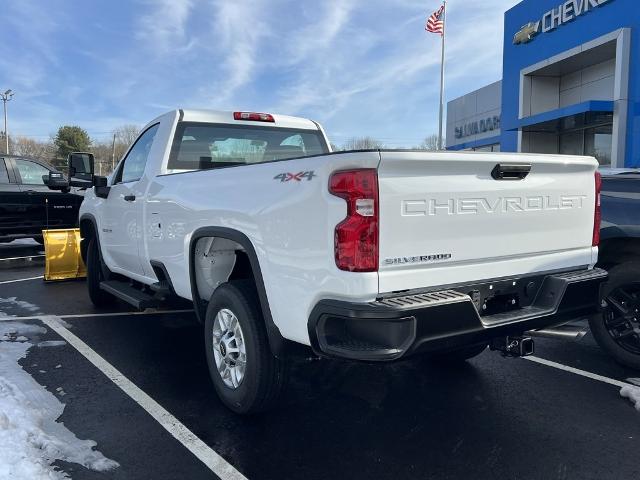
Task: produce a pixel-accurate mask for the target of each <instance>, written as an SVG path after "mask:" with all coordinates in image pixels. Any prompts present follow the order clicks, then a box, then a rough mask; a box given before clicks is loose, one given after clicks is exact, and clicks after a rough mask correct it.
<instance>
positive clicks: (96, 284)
mask: <svg viewBox="0 0 640 480" xmlns="http://www.w3.org/2000/svg"><path fill="white" fill-rule="evenodd" d="M106 270H107V267H106V266H105V265H103V263H102V257H101V255H100V248H99V247H98V241H97V240H96V238H95V237H93V238H91V240H89V245H88V246H87V289H88V290H89V298H90V299H91V302H92V303H93V304H94V305H95V306H96V307H104V306H106V305H108V304H109V303H110V302H113V300H114V299H113V297H112V296H111V295H109V294H108V293H107V292H105V291H104V290H102V289H101V288H100V282H102V281H104V280H105V279H106V274H105V271H106Z"/></svg>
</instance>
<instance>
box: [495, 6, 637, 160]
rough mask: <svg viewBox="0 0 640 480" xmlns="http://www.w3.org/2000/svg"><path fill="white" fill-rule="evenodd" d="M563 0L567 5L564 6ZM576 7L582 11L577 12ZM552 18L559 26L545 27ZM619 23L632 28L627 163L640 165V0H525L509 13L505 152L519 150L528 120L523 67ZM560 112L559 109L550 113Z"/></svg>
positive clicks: (505, 59)
mask: <svg viewBox="0 0 640 480" xmlns="http://www.w3.org/2000/svg"><path fill="white" fill-rule="evenodd" d="M565 4H568V6H564V5H565ZM563 9H564V10H563ZM576 9H577V10H579V12H580V15H577V16H576V14H575V11H576ZM545 12H553V13H552V17H550V16H548V15H547V16H546V17H543V15H545ZM558 15H559V17H558ZM565 20H566V21H565ZM536 22H541V24H540V25H538V24H536ZM551 22H554V23H558V22H559V23H561V25H558V26H557V27H556V28H555V29H552V30H551V31H545V30H548V29H549V27H550V26H551ZM523 26H528V28H525V29H524V30H522V32H521V34H520V35H519V37H520V38H519V39H516V40H517V41H518V43H517V44H514V35H515V34H516V33H517V32H519V31H521V29H522V27H523ZM621 28H630V29H631V31H632V35H631V46H630V48H631V62H630V65H629V90H628V91H629V94H628V105H627V108H628V114H627V121H626V123H627V125H626V131H627V135H626V149H625V157H624V165H625V166H626V167H640V78H639V76H638V75H639V71H638V68H640V67H639V65H638V62H637V61H636V59H637V58H638V52H640V34H639V33H640V31H637V30H638V29H639V28H640V2H638V0H604V1H603V0H573V1H569V2H561V1H560V0H525V1H523V2H521V3H519V4H518V5H516V6H515V7H513V8H512V9H510V10H509V11H507V12H506V13H505V29H504V57H503V82H502V133H501V142H500V143H501V149H502V151H513V152H515V151H517V150H518V132H517V129H518V128H522V126H523V125H524V123H523V121H522V120H521V119H520V118H519V111H520V88H521V81H520V80H521V73H522V71H523V70H524V69H526V68H528V67H530V66H532V65H535V64H538V63H540V62H543V61H545V60H547V59H549V58H551V57H553V56H555V55H558V54H561V53H563V52H566V51H568V50H570V49H572V48H575V47H579V46H580V45H583V44H585V43H587V42H589V41H592V40H594V39H597V38H599V37H602V36H605V35H607V34H610V33H612V32H614V31H616V30H618V29H621ZM531 31H533V32H534V34H533V38H531V40H529V39H528V37H527V35H528V32H531ZM536 33H537V34H536ZM593 100H599V99H593ZM592 107H594V108H596V107H595V106H593V105H592V106H588V105H587V106H586V107H585V105H584V102H582V104H581V106H580V107H579V108H592ZM609 108H611V109H612V108H613V105H609ZM561 113H562V112H559V111H556V112H552V113H551V114H552V115H559V114H561ZM555 118H558V117H555ZM538 120H539V119H538ZM527 121H529V119H528V120H527ZM620 166H621V165H620Z"/></svg>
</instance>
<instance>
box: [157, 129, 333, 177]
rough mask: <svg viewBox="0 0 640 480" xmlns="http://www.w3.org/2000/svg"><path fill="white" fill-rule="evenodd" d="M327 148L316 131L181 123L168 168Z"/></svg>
mask: <svg viewBox="0 0 640 480" xmlns="http://www.w3.org/2000/svg"><path fill="white" fill-rule="evenodd" d="M328 151H329V149H328V148H327V145H326V143H325V141H324V138H323V136H322V134H321V133H320V131H319V130H300V129H289V128H277V127H263V126H254V125H219V124H208V123H193V122H182V123H180V124H178V127H177V129H176V135H175V138H174V142H173V147H172V149H171V156H170V158H169V165H168V168H169V169H180V170H183V169H188V170H201V169H210V168H220V167H228V166H235V165H243V164H254V163H263V162H272V161H275V160H286V159H289V158H297V157H308V156H311V155H319V154H322V153H328Z"/></svg>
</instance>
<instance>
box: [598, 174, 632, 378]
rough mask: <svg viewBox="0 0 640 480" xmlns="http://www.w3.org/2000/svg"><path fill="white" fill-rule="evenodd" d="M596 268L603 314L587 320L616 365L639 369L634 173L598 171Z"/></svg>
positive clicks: (599, 342)
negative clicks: (602, 273) (604, 275)
mask: <svg viewBox="0 0 640 480" xmlns="http://www.w3.org/2000/svg"><path fill="white" fill-rule="evenodd" d="M601 174H602V197H601V200H602V228H601V229H600V237H601V241H600V253H599V255H598V266H599V267H601V268H604V269H606V270H608V271H609V279H608V280H607V282H606V283H605V284H604V285H603V287H602V306H603V307H604V310H603V315H601V316H597V317H593V318H591V320H590V322H589V323H590V326H591V332H592V333H593V336H594V337H595V339H596V340H597V341H598V344H599V345H600V346H601V347H602V348H603V349H604V350H605V351H607V352H608V353H609V354H610V355H611V356H612V357H613V358H615V359H616V360H617V361H618V362H620V363H622V364H624V365H626V366H629V367H632V368H636V369H640V170H630V169H602V170H601Z"/></svg>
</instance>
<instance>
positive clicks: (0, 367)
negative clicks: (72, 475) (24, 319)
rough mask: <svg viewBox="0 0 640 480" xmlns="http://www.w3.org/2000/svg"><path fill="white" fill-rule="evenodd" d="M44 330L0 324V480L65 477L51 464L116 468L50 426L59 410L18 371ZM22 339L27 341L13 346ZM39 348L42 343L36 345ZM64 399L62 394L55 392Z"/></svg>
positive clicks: (40, 388) (55, 402) (48, 395)
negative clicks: (63, 462) (67, 463)
mask: <svg viewBox="0 0 640 480" xmlns="http://www.w3.org/2000/svg"><path fill="white" fill-rule="evenodd" d="M0 301H1V300H0ZM46 331H47V330H46V329H45V328H43V327H39V326H36V325H28V324H23V323H20V322H13V321H3V322H0V459H1V461H0V478H3V479H4V478H11V479H14V480H40V479H42V480H58V479H65V478H69V477H68V475H67V474H66V473H64V472H63V471H61V470H59V469H57V468H55V467H53V466H52V463H53V462H55V461H56V460H63V461H66V462H73V463H78V464H80V465H83V466H85V467H86V468H89V469H92V470H97V471H108V470H111V469H114V468H116V467H118V466H119V464H118V463H117V462H115V461H113V460H110V459H108V458H106V457H105V456H104V455H103V454H102V453H100V452H99V451H97V450H95V449H94V447H95V446H96V443H95V442H94V441H92V440H80V439H79V438H78V437H76V436H75V435H74V434H73V432H71V431H70V430H68V429H67V428H66V427H65V426H64V424H62V423H58V422H56V419H58V418H59V417H60V416H61V415H62V412H63V410H64V405H63V404H62V403H60V401H59V400H58V399H57V398H56V396H55V395H54V394H53V393H51V392H49V391H47V390H46V389H45V388H44V387H43V386H42V385H40V384H39V383H38V382H36V381H35V380H34V379H33V377H32V376H31V375H29V374H28V373H27V372H26V371H24V370H23V369H22V367H21V366H20V365H19V364H18V360H20V359H21V358H24V357H25V356H26V354H27V351H28V350H29V348H31V346H32V345H33V344H37V343H38V338H39V336H40V335H43V334H44V333H46ZM21 336H25V337H27V338H28V339H29V341H28V342H19V341H18V338H19V337H21ZM42 343H45V342H41V344H42ZM57 393H58V394H59V395H62V394H64V391H63V390H62V389H60V390H58V392H57Z"/></svg>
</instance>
